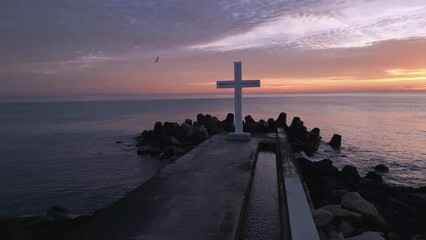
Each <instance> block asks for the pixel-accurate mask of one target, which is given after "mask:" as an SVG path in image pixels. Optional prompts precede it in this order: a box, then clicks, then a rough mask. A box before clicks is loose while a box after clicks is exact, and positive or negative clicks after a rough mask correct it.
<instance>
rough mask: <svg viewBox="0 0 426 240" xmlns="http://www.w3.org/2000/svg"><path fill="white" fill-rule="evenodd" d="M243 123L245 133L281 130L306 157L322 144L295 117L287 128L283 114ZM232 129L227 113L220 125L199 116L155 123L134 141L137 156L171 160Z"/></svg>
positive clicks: (315, 132) (316, 132)
mask: <svg viewBox="0 0 426 240" xmlns="http://www.w3.org/2000/svg"><path fill="white" fill-rule="evenodd" d="M244 120H245V121H244V122H243V130H244V132H251V133H271V132H276V131H277V127H280V128H283V129H284V130H285V131H286V132H287V134H288V136H289V138H290V141H291V143H292V144H293V147H294V148H295V150H296V151H304V152H305V153H306V154H308V155H311V154H313V153H314V152H316V151H317V149H318V145H319V142H320V140H321V136H320V129H319V128H314V129H312V130H311V131H308V130H307V128H306V127H305V126H304V124H303V121H301V120H300V118H299V117H294V118H293V121H292V123H291V125H290V126H288V125H287V122H286V121H287V114H286V113H284V112H282V113H280V114H279V116H278V118H277V119H276V120H274V119H273V118H269V119H268V120H267V121H265V120H262V119H261V120H259V121H255V120H254V119H253V117H252V116H250V115H248V116H246V117H245V118H244ZM234 129H235V126H234V114H232V113H228V115H227V116H226V118H225V119H224V120H222V121H220V120H219V119H218V118H217V117H214V116H212V115H209V114H206V115H204V114H201V113H199V114H198V115H197V120H196V121H195V122H192V120H191V119H186V120H185V122H183V123H182V124H179V123H176V122H164V123H161V122H156V123H155V124H154V129H153V130H145V131H143V132H142V134H140V136H138V137H137V146H138V154H140V155H143V154H150V155H151V156H154V157H160V158H163V159H170V160H174V159H176V158H178V157H179V156H181V155H183V154H184V153H186V152H187V151H189V150H190V149H192V148H193V147H194V146H196V145H198V144H200V143H201V142H203V141H205V140H206V139H208V138H209V137H210V136H212V135H215V134H217V133H220V132H233V131H234ZM339 144H340V143H339Z"/></svg>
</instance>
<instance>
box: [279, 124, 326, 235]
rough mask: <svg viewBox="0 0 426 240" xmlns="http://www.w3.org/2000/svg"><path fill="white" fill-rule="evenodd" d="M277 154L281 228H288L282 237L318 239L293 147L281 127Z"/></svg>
mask: <svg viewBox="0 0 426 240" xmlns="http://www.w3.org/2000/svg"><path fill="white" fill-rule="evenodd" d="M278 156H279V158H280V159H281V164H282V165H281V166H280V168H281V169H280V170H281V171H282V175H281V177H280V178H281V181H282V182H281V184H280V188H281V191H282V192H281V194H282V195H281V196H280V198H281V209H282V215H281V217H282V222H283V229H286V228H287V229H288V230H289V233H285V234H284V236H283V239H285V240H287V239H292V240H306V239H309V240H319V239H320V238H319V236H318V231H317V228H316V226H315V223H314V220H313V218H312V213H311V209H310V204H309V201H308V199H309V197H308V196H309V195H308V194H307V193H306V192H305V189H304V184H303V182H302V180H301V177H300V174H299V171H298V169H297V163H296V161H295V159H294V154H293V149H292V146H291V144H290V141H289V140H288V138H287V135H286V134H285V132H284V130H283V129H280V128H279V129H278Z"/></svg>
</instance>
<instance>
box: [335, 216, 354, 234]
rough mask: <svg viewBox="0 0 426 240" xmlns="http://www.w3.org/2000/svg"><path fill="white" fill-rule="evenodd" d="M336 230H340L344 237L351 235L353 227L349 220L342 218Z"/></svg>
mask: <svg viewBox="0 0 426 240" xmlns="http://www.w3.org/2000/svg"><path fill="white" fill-rule="evenodd" d="M338 231H339V232H341V233H342V234H343V236H344V237H350V236H353V234H354V232H355V228H354V226H353V225H352V224H351V223H350V222H348V221H345V220H343V221H342V222H341V223H340V225H339V228H338Z"/></svg>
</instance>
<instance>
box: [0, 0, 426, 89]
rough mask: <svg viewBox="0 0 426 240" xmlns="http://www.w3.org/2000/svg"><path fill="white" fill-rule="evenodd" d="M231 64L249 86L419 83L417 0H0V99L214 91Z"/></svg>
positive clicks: (422, 52) (423, 77)
mask: <svg viewBox="0 0 426 240" xmlns="http://www.w3.org/2000/svg"><path fill="white" fill-rule="evenodd" d="M157 56H159V58H160V61H159V62H158V63H155V62H154V60H155V59H156V57H157ZM234 61H242V62H243V78H244V79H261V81H262V88H260V89H249V90H247V91H248V92H256V93H286V92H347V91H426V1H425V0H356V1H355V0H351V1H349V0H281V1H278V0H262V1H260V0H258V1H254V0H232V1H225V0H140V1H137V0H90V1H87V0H68V1H66V0H61V1H58V0H44V1H34V0H3V1H1V2H0V97H8V96H56V95H84V94H186V93H219V92H223V91H222V90H217V89H216V87H215V86H216V85H215V81H216V80H226V79H231V78H232V77H233V62H234Z"/></svg>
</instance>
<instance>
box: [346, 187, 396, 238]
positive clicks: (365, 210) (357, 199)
mask: <svg viewBox="0 0 426 240" xmlns="http://www.w3.org/2000/svg"><path fill="white" fill-rule="evenodd" d="M341 205H342V207H344V208H347V209H349V210H353V211H356V212H359V213H362V214H363V215H366V217H368V219H371V220H372V221H373V223H375V224H376V226H377V227H378V228H380V230H383V231H386V232H388V231H389V224H388V223H387V222H386V220H385V219H384V218H383V216H382V215H380V213H379V212H378V211H377V209H376V207H374V205H373V204H371V203H370V202H368V201H367V200H365V199H364V198H362V197H361V195H359V193H357V192H350V193H347V194H345V196H343V198H342V204H341Z"/></svg>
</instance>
